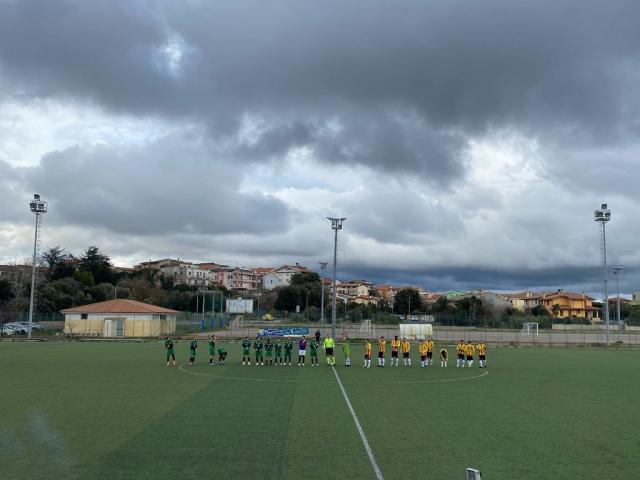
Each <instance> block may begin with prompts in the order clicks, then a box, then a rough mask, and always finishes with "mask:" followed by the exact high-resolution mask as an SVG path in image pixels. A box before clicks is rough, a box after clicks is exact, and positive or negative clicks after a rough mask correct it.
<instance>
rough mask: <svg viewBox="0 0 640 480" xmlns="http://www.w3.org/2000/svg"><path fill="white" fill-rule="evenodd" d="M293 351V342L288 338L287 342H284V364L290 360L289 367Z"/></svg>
mask: <svg viewBox="0 0 640 480" xmlns="http://www.w3.org/2000/svg"><path fill="white" fill-rule="evenodd" d="M292 351H293V342H292V341H291V339H290V338H287V341H286V342H284V363H287V360H289V365H291V352H292Z"/></svg>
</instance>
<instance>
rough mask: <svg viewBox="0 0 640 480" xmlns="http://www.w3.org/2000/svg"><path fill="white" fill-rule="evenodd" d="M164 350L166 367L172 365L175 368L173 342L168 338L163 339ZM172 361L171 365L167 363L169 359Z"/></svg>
mask: <svg viewBox="0 0 640 480" xmlns="http://www.w3.org/2000/svg"><path fill="white" fill-rule="evenodd" d="M164 348H165V349H166V350H167V367H168V366H169V365H173V366H174V367H175V366H176V352H175V350H174V349H173V340H171V339H170V338H169V337H165V339H164ZM170 358H171V359H173V363H171V362H170V361H169V359H170Z"/></svg>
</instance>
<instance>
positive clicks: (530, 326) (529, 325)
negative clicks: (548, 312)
mask: <svg viewBox="0 0 640 480" xmlns="http://www.w3.org/2000/svg"><path fill="white" fill-rule="evenodd" d="M538 326H539V324H538V323H536V322H525V323H524V325H522V333H524V334H526V335H531V334H534V335H538Z"/></svg>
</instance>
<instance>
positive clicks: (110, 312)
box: [61, 299, 178, 337]
mask: <svg viewBox="0 0 640 480" xmlns="http://www.w3.org/2000/svg"><path fill="white" fill-rule="evenodd" d="M61 313H63V314H64V332H65V333H66V334H68V335H77V336H96V337H160V336H163V335H168V334H172V333H174V332H175V331H176V316H177V315H178V312H177V311H175V310H170V309H168V308H163V307H157V306H155V305H150V304H148V303H142V302H137V301H135V300H126V299H116V300H107V301H106V302H98V303H92V304H89V305H83V306H81V307H73V308H67V309H65V310H62V311H61Z"/></svg>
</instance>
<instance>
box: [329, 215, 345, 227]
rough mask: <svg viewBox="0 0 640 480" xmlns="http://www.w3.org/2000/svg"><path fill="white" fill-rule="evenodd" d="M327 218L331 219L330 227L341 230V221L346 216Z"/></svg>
mask: <svg viewBox="0 0 640 480" xmlns="http://www.w3.org/2000/svg"><path fill="white" fill-rule="evenodd" d="M327 220H331V228H332V229H333V230H342V222H344V221H345V220H346V218H344V217H343V218H332V217H327Z"/></svg>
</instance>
